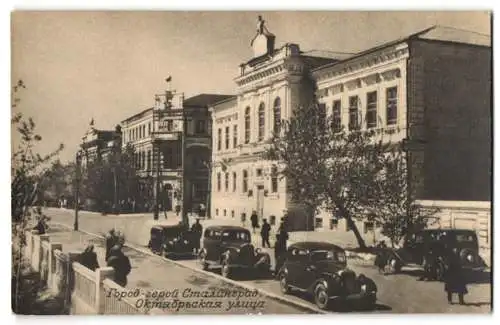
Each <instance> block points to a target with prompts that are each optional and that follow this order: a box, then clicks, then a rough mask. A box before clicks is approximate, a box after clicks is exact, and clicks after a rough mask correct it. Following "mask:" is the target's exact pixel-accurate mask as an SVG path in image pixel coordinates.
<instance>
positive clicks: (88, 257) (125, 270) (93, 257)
mask: <svg viewBox="0 0 500 325" xmlns="http://www.w3.org/2000/svg"><path fill="white" fill-rule="evenodd" d="M105 245H106V255H105V261H106V264H107V266H109V267H112V268H113V270H114V272H113V281H114V282H116V283H117V284H118V285H120V286H122V287H125V286H126V285H127V276H128V275H129V273H130V271H131V269H132V266H131V265H130V259H129V258H128V257H127V256H126V255H125V254H124V253H123V250H122V249H123V245H124V237H123V236H122V235H121V234H120V233H118V232H116V231H115V230H114V229H111V230H110V231H109V232H108V233H107V234H106V238H105ZM77 261H78V262H79V263H80V264H82V265H83V266H85V267H86V268H88V269H90V270H92V271H95V270H96V269H98V268H99V262H98V261H97V254H96V253H95V251H94V245H93V244H89V245H88V246H87V247H86V248H85V250H84V251H83V252H82V253H81V254H80V255H79V256H78V259H77Z"/></svg>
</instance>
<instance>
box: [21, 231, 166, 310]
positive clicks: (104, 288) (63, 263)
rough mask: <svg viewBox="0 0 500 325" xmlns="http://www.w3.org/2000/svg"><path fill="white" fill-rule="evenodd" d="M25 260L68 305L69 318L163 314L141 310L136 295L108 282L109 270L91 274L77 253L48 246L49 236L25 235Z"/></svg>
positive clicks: (35, 233) (56, 245) (27, 233)
mask: <svg viewBox="0 0 500 325" xmlns="http://www.w3.org/2000/svg"><path fill="white" fill-rule="evenodd" d="M25 256H26V259H27V262H28V263H29V264H30V266H31V267H32V268H33V269H34V270H35V271H37V272H39V273H40V276H41V279H42V281H43V282H44V284H45V285H46V286H47V288H48V289H49V291H50V292H51V293H52V294H53V295H54V296H56V297H59V298H62V299H63V300H64V301H65V303H68V304H70V306H71V308H70V310H71V314H75V315H99V314H112V315H117V314H155V315H158V314H165V312H164V311H163V310H159V309H155V308H142V306H140V304H137V302H136V300H137V298H138V297H139V295H138V294H137V293H136V291H134V290H129V289H125V288H123V287H121V286H119V285H118V284H116V283H115V282H113V281H112V280H111V279H110V278H112V276H113V272H114V271H113V269H112V268H110V267H103V268H98V269H96V271H91V270H89V269H88V268H86V267H85V266H83V265H81V264H80V263H78V262H75V260H76V257H77V256H78V253H74V252H64V251H63V247H62V245H61V244H60V243H52V242H50V235H38V234H37V232H36V231H27V232H26V247H25ZM137 290H138V289H137ZM142 295H144V294H142ZM136 306H139V307H136Z"/></svg>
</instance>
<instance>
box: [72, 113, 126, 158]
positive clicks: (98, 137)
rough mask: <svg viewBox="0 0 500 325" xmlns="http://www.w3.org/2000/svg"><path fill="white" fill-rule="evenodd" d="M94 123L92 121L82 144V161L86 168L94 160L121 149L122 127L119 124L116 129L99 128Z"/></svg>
mask: <svg viewBox="0 0 500 325" xmlns="http://www.w3.org/2000/svg"><path fill="white" fill-rule="evenodd" d="M93 124H94V123H93V121H92V122H91V124H90V127H89V129H88V131H87V132H86V133H85V135H84V136H83V138H82V143H81V145H80V150H81V154H82V156H81V158H82V161H81V162H82V166H83V167H84V168H85V166H87V165H88V164H89V163H91V162H93V161H100V160H101V159H103V158H106V156H107V155H109V153H110V152H111V151H113V150H120V147H121V129H120V127H119V126H117V127H116V128H115V130H114V131H112V130H98V129H96V128H94V125H93Z"/></svg>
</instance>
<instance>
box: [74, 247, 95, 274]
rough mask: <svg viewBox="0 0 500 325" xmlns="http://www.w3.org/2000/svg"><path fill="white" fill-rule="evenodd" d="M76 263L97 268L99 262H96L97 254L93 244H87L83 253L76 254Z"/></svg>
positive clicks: (93, 268)
mask: <svg viewBox="0 0 500 325" xmlns="http://www.w3.org/2000/svg"><path fill="white" fill-rule="evenodd" d="M77 261H78V263H80V264H81V265H83V266H85V267H86V268H87V269H89V270H92V271H95V270H96V269H98V268H99V262H97V254H96V253H95V252H94V245H93V244H89V245H88V246H87V247H86V248H85V250H84V251H83V253H81V254H80V255H79V256H78V259H77Z"/></svg>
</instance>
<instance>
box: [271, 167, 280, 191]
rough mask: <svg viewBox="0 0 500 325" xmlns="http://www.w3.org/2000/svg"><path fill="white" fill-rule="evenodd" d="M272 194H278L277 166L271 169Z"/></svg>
mask: <svg viewBox="0 0 500 325" xmlns="http://www.w3.org/2000/svg"><path fill="white" fill-rule="evenodd" d="M271 192H273V193H276V192H278V169H277V168H276V167H275V166H273V167H272V168H271Z"/></svg>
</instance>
